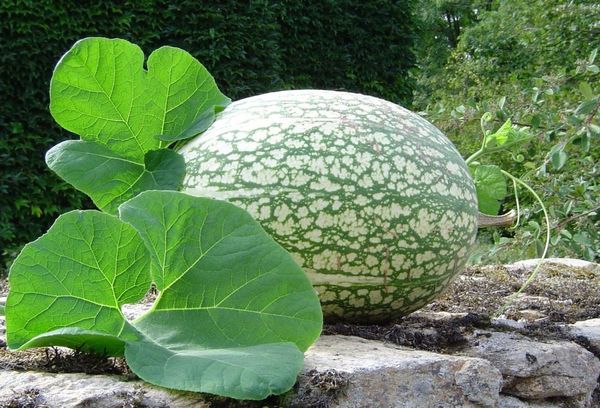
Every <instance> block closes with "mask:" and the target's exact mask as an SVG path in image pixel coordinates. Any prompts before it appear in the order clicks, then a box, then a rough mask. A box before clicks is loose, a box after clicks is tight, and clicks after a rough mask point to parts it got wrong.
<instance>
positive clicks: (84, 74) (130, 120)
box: [47, 38, 230, 213]
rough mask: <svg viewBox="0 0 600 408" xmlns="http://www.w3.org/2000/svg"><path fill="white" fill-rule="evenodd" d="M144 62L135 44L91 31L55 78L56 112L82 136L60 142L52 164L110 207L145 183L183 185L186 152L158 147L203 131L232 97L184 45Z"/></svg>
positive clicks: (144, 187)
mask: <svg viewBox="0 0 600 408" xmlns="http://www.w3.org/2000/svg"><path fill="white" fill-rule="evenodd" d="M147 66H148V70H147V71H146V70H145V69H144V54H143V52H142V50H141V49H140V48H139V47H138V46H136V45H134V44H131V43H129V42H127V41H125V40H120V39H107V38H86V39H83V40H81V41H78V42H77V43H75V45H74V46H73V47H72V48H71V49H70V50H69V51H68V52H67V53H66V54H65V55H64V56H63V57H62V59H61V60H60V62H59V63H58V65H57V66H56V69H55V70H54V73H53V75H52V79H51V81H50V112H51V113H52V116H54V119H55V120H56V121H57V122H58V124H60V125H61V126H63V127H64V128H65V129H67V130H70V131H72V132H74V133H77V134H78V135H80V136H81V139H82V141H78V142H75V141H72V142H66V143H62V144H59V145H57V146H55V147H54V148H53V149H51V150H50V151H49V152H48V156H47V163H48V166H49V167H50V168H51V169H52V170H54V171H55V172H56V173H57V174H58V175H59V176H60V177H62V178H63V179H64V180H65V181H67V182H69V183H71V184H72V185H73V186H74V187H76V188H77V189H79V190H81V191H83V192H85V193H86V194H88V195H89V196H90V197H91V198H92V200H93V201H94V203H96V205H97V206H98V207H99V208H100V209H102V210H104V211H107V212H109V213H115V212H116V210H117V207H118V206H119V204H121V203H123V202H124V201H126V200H127V199H129V198H131V197H133V196H135V194H137V193H139V192H141V191H144V190H148V189H170V190H177V189H179V187H180V184H181V181H182V179H183V176H184V174H185V165H184V163H183V159H181V158H176V157H175V155H176V153H174V152H167V151H165V150H162V149H161V148H164V147H167V146H168V145H169V144H170V143H172V142H173V141H176V140H181V139H186V138H189V137H192V136H195V135H197V134H199V133H201V132H203V131H204V130H206V129H207V128H208V126H210V124H211V123H212V122H213V121H214V120H215V112H216V111H218V110H220V109H223V107H224V106H226V105H227V104H229V102H230V100H229V98H227V97H226V96H225V95H223V94H222V93H221V92H220V91H219V89H218V88H217V86H216V84H215V81H214V79H213V78H212V76H211V75H210V74H209V73H208V71H207V70H206V69H205V68H204V66H202V64H200V62H198V61H197V60H196V59H195V58H194V57H192V56H191V55H190V54H188V53H187V52H185V51H183V50H180V49H178V48H173V47H161V48H159V49H157V50H156V51H154V52H153V53H152V54H150V57H149V58H148V62H147Z"/></svg>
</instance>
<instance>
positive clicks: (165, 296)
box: [6, 191, 322, 399]
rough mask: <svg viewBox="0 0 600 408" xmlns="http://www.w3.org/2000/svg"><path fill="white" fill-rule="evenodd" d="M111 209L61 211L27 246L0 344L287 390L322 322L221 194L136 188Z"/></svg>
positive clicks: (188, 383)
mask: <svg viewBox="0 0 600 408" xmlns="http://www.w3.org/2000/svg"><path fill="white" fill-rule="evenodd" d="M119 213H120V217H121V220H119V219H117V218H116V217H114V216H110V215H108V214H103V213H99V212H96V211H84V212H72V213H68V214H66V215H64V216H61V217H59V219H58V220H57V221H56V223H55V224H54V225H53V226H52V227H51V228H50V230H49V231H48V233H47V234H46V235H44V236H43V237H42V238H40V239H38V240H37V241H35V242H33V243H31V244H29V245H27V246H26V247H25V249H24V250H23V252H22V253H21V254H20V255H19V256H18V257H17V259H16V260H15V262H14V264H13V266H12V268H11V271H10V275H9V283H10V288H11V291H10V294H9V297H8V300H7V306H6V314H7V316H6V319H7V335H8V344H9V346H10V347H11V348H21V349H23V348H28V347H36V346H47V345H62V346H68V347H73V348H83V349H84V350H93V351H96V352H102V353H107V354H113V355H118V354H121V353H123V352H124V353H125V357H126V359H127V363H128V364H129V366H130V367H131V369H132V370H133V371H134V372H135V373H136V374H137V375H138V376H139V377H141V378H142V379H144V380H146V381H149V382H151V383H154V384H157V385H161V386H165V387H170V388H176V389H182V390H190V391H201V392H210V393H215V394H220V395H224V396H229V397H235V398H241V399H262V398H265V397H266V396H268V395H269V394H272V393H275V394H278V393H281V392H284V391H286V390H288V389H289V388H291V387H292V385H293V384H294V382H295V380H296V376H297V374H298V372H299V370H300V369H301V367H302V358H303V354H302V351H303V350H306V348H308V347H309V346H310V344H312V342H314V340H315V339H316V338H317V337H318V336H319V333H320V331H321V326H322V314H321V309H320V304H319V300H318V298H317V296H316V293H315V291H314V290H313V288H312V286H311V284H310V282H309V280H308V278H307V277H306V276H305V274H304V272H303V271H302V269H301V268H300V267H299V266H298V265H297V264H296V263H295V262H294V261H293V259H292V257H291V256H290V255H289V254H288V253H287V252H286V251H285V250H284V249H283V248H282V247H281V246H279V245H278V244H277V243H276V242H275V241H273V239H272V238H270V237H269V236H268V235H267V234H266V232H265V231H264V230H263V229H262V228H261V226H260V225H259V224H258V223H257V222H256V221H254V220H253V219H252V218H251V217H250V215H249V214H248V213H246V212H245V211H243V210H242V209H240V208H237V207H235V206H233V205H232V204H229V203H226V202H223V201H217V200H213V199H208V198H198V197H191V196H188V195H185V194H183V193H177V192H166V191H146V192H143V193H141V194H139V195H138V196H136V197H135V198H133V199H131V200H129V201H127V202H125V203H124V204H122V205H121V206H120V208H119ZM136 230H137V232H136ZM150 274H151V276H152V278H153V280H154V281H155V283H156V287H157V289H158V290H159V292H160V293H159V296H158V298H157V300H156V301H155V304H154V305H153V307H152V309H151V310H150V311H149V312H148V313H147V314H145V315H144V316H142V317H141V318H139V319H138V320H137V321H135V322H132V323H129V322H127V321H126V320H125V318H124V317H123V314H122V313H121V311H120V307H121V306H122V305H123V303H131V302H136V301H138V300H139V299H140V298H141V297H142V296H143V295H144V293H145V292H146V290H147V289H148V288H149V286H150V285H149V284H150V276H149V275H150Z"/></svg>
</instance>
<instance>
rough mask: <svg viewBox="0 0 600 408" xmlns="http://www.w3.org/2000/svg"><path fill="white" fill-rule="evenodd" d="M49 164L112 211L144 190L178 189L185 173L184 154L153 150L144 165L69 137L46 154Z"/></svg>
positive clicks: (102, 147)
mask: <svg viewBox="0 0 600 408" xmlns="http://www.w3.org/2000/svg"><path fill="white" fill-rule="evenodd" d="M46 163H47V164H48V167H50V168H51V169H52V170H53V171H54V172H55V173H56V174H58V175H59V176H60V177H61V178H62V179H63V180H65V181H67V182H68V183H70V184H71V185H73V186H74V187H75V188H77V189H78V190H81V191H83V192H84V193H86V194H87V195H89V196H90V197H91V198H92V200H93V201H94V204H96V206H98V208H100V209H101V210H103V211H106V212H108V213H111V214H116V212H117V208H118V206H119V205H120V204H121V203H123V202H125V201H127V200H128V199H130V198H133V197H135V196H136V195H137V194H139V193H141V192H142V191H145V190H178V189H179V187H180V186H181V183H182V181H183V177H184V176H185V162H184V160H183V157H182V156H181V155H180V154H178V153H176V152H175V151H173V150H169V149H159V150H151V151H149V152H148V153H146V155H145V156H144V163H141V164H140V163H137V162H136V161H132V160H131V159H128V158H126V157H124V156H122V155H120V154H119V153H116V152H114V151H112V150H111V149H109V148H108V147H106V146H104V145H101V144H98V143H96V142H89V141H85V140H67V141H65V142H62V143H60V144H58V145H56V146H54V147H53V148H52V149H50V150H49V151H48V153H46Z"/></svg>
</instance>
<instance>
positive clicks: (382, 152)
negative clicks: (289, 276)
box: [180, 90, 477, 321]
mask: <svg viewBox="0 0 600 408" xmlns="http://www.w3.org/2000/svg"><path fill="white" fill-rule="evenodd" d="M180 153H181V154H182V155H183V157H184V159H185V162H186V170H187V175H186V178H185V180H184V191H186V192H188V193H190V194H195V195H201V196H211V197H215V198H220V199H226V200H228V201H230V202H232V203H235V204H237V205H239V206H241V207H243V208H245V209H246V210H248V211H249V212H250V214H252V215H253V216H254V217H255V218H256V219H257V220H258V221H259V222H260V223H261V224H262V225H263V227H264V228H265V229H266V230H267V232H269V233H270V234H272V236H273V237H274V238H275V240H277V241H278V242H279V243H280V244H281V245H282V246H283V247H285V248H286V249H287V250H288V251H290V252H291V253H292V255H293V256H294V257H295V259H296V260H297V261H298V263H299V264H300V265H301V266H302V267H303V268H304V270H305V271H306V273H307V274H308V275H309V277H310V279H311V280H312V282H313V284H314V286H315V288H316V289H317V291H318V292H319V294H320V298H321V303H322V306H323V312H324V315H325V317H326V318H327V319H329V320H330V321H331V320H335V319H338V320H346V321H379V320H387V319H391V318H394V317H398V316H401V315H406V314H408V313H410V312H412V311H414V310H416V309H418V308H420V307H422V306H424V305H425V304H427V303H429V302H430V301H431V300H432V299H434V298H435V297H436V295H438V294H439V293H440V292H441V291H442V290H443V289H444V288H445V287H446V286H447V285H448V284H449V283H450V282H451V280H452V278H453V277H454V276H455V275H456V274H457V273H458V272H460V270H461V269H462V268H463V267H464V264H465V261H466V256H467V254H468V250H469V248H470V247H471V245H472V244H473V242H474V240H475V235H476V231H477V199H476V195H475V187H474V185H473V181H472V179H471V176H470V174H469V171H468V169H467V167H466V165H465V162H464V161H463V159H462V158H461V156H460V154H459V153H458V152H457V151H456V149H455V147H454V146H453V145H452V143H451V142H450V141H449V140H448V139H447V138H446V137H445V136H444V135H443V134H442V133H441V132H440V131H439V130H438V129H437V128H435V127H434V126H433V125H432V124H430V123H429V122H427V121H426V120H424V119H423V118H421V117H419V116H418V115H416V114H414V113H412V112H410V111H408V110H406V109H404V108H402V107H400V106H398V105H395V104H393V103H390V102H387V101H384V100H381V99H377V98H373V97H369V96H365V95H358V94H351V93H345V92H334V91H318V90H302V91H284V92H275V93H270V94H265V95H260V96H256V97H252V98H248V99H244V100H240V101H237V102H235V103H232V104H231V105H229V106H228V107H227V109H225V110H224V111H223V112H222V113H221V114H220V115H219V116H218V118H217V120H216V121H215V123H214V124H213V125H212V126H211V127H210V128H209V129H208V130H207V131H206V132H205V133H204V134H202V135H201V136H199V137H197V138H195V139H193V140H191V141H190V142H189V143H187V144H186V145H185V146H183V147H182V148H181V150H180Z"/></svg>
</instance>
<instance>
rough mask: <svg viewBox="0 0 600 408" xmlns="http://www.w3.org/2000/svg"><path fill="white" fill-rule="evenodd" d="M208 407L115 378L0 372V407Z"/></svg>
mask: <svg viewBox="0 0 600 408" xmlns="http://www.w3.org/2000/svg"><path fill="white" fill-rule="evenodd" d="M11 404H12V406H15V407H48V408H65V407H96V408H121V407H148V408H158V407H161V408H163V407H170V408H202V407H209V405H208V404H206V403H205V401H204V399H203V398H202V396H201V395H199V394H196V395H194V394H192V393H177V392H171V391H167V390H163V389H159V388H155V387H152V386H150V385H148V384H145V383H143V382H141V381H123V379H121V378H120V377H118V376H108V375H87V374H81V373H75V374H55V373H38V372H18V371H0V406H1V407H5V406H11Z"/></svg>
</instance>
